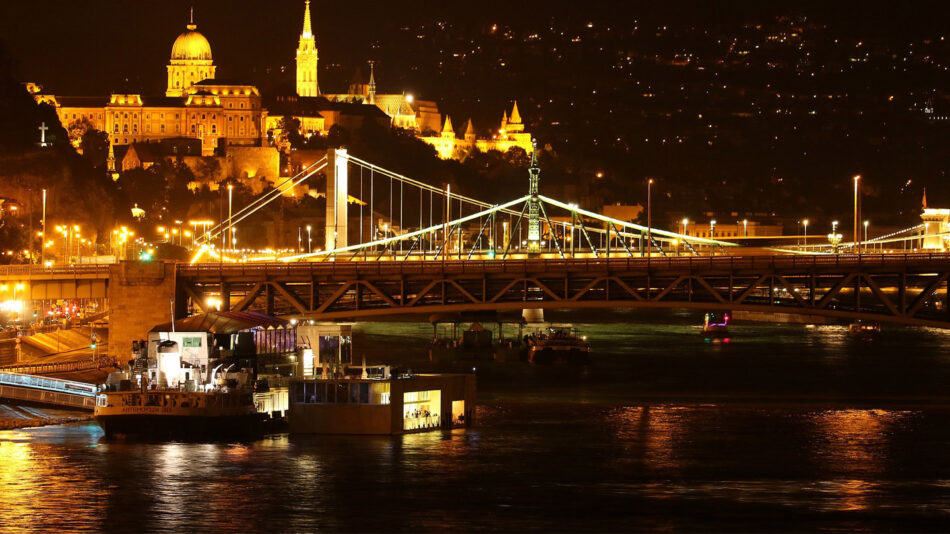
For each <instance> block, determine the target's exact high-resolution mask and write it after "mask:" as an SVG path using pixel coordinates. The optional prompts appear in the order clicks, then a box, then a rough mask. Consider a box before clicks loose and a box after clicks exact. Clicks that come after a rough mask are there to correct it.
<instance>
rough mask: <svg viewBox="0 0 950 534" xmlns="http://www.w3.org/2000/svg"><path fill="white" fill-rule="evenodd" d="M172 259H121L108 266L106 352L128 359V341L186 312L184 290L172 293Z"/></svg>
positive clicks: (174, 285)
mask: <svg viewBox="0 0 950 534" xmlns="http://www.w3.org/2000/svg"><path fill="white" fill-rule="evenodd" d="M175 276H176V275H175V264H174V263H173V262H154V263H140V262H121V263H118V264H116V265H112V266H111V267H110V269H109V306H110V310H111V311H110V314H109V355H110V356H115V357H116V358H117V359H118V361H120V362H121V361H123V358H125V359H128V354H129V351H130V350H131V347H132V341H133V340H138V339H145V337H146V335H147V332H148V331H149V329H151V328H152V327H153V326H155V325H157V324H162V323H167V322H169V321H171V315H172V300H174V304H175V317H176V318H180V317H184V316H185V315H186V299H185V296H184V293H183V292H182V293H181V294H176V286H177V284H176V280H175Z"/></svg>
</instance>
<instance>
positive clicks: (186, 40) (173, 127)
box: [28, 22, 267, 155]
mask: <svg viewBox="0 0 950 534" xmlns="http://www.w3.org/2000/svg"><path fill="white" fill-rule="evenodd" d="M195 28H196V27H195V24H194V23H193V22H192V23H190V24H188V30H187V31H185V32H184V33H182V34H181V35H179V36H178V38H177V39H175V42H174V44H173V45H172V53H171V60H170V62H169V64H168V89H167V91H166V94H165V96H147V95H141V94H121V93H113V94H111V95H109V96H108V97H71V96H57V95H53V94H46V93H43V92H42V91H41V90H40V87H39V86H37V85H35V84H29V85H28V87H29V88H30V90H31V91H32V92H33V93H34V94H33V97H34V98H35V99H36V101H37V102H41V103H48V104H51V105H53V106H54V107H55V108H56V113H57V115H58V116H59V120H60V122H61V123H62V124H63V127H65V128H67V129H68V128H69V127H70V126H71V125H74V124H76V123H81V122H83V121H88V123H89V124H90V125H91V126H92V127H93V128H95V129H97V130H101V131H103V132H106V133H107V134H108V135H109V141H110V143H111V144H112V145H130V144H133V143H141V142H149V141H157V140H162V139H169V138H174V137H188V138H194V139H200V140H201V146H202V154H204V155H210V154H212V153H214V150H215V148H217V147H218V146H221V145H223V144H226V145H243V146H248V145H251V146H253V145H259V144H260V142H261V126H262V125H263V122H264V120H263V119H264V117H265V116H266V114H267V112H266V111H265V110H263V109H262V107H261V95H260V91H258V89H257V87H254V86H253V85H250V84H245V83H241V82H237V81H230V80H215V79H214V72H215V67H214V65H213V64H212V63H211V47H210V46H209V45H208V40H207V39H205V37H204V36H203V35H201V34H200V33H198V32H197V31H196V29H195Z"/></svg>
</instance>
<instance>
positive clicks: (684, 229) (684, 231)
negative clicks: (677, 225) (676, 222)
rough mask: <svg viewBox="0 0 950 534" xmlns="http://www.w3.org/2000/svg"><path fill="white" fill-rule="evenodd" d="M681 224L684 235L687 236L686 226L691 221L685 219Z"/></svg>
mask: <svg viewBox="0 0 950 534" xmlns="http://www.w3.org/2000/svg"><path fill="white" fill-rule="evenodd" d="M680 222H681V223H683V235H686V225H687V224H689V219H687V218H686V217H683V220H682V221H680Z"/></svg>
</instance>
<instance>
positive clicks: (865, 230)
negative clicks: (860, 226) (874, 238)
mask: <svg viewBox="0 0 950 534" xmlns="http://www.w3.org/2000/svg"><path fill="white" fill-rule="evenodd" d="M870 224H871V221H864V243H865V246H867V242H868V225H870Z"/></svg>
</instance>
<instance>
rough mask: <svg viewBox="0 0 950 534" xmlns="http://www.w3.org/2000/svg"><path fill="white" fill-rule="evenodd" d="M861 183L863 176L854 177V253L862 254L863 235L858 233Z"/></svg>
mask: <svg viewBox="0 0 950 534" xmlns="http://www.w3.org/2000/svg"><path fill="white" fill-rule="evenodd" d="M860 181H861V175H860V174H856V175H855V176H854V234H853V235H854V252H855V254H860V253H861V234H860V233H859V232H858V217H859V214H858V182H860Z"/></svg>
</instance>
